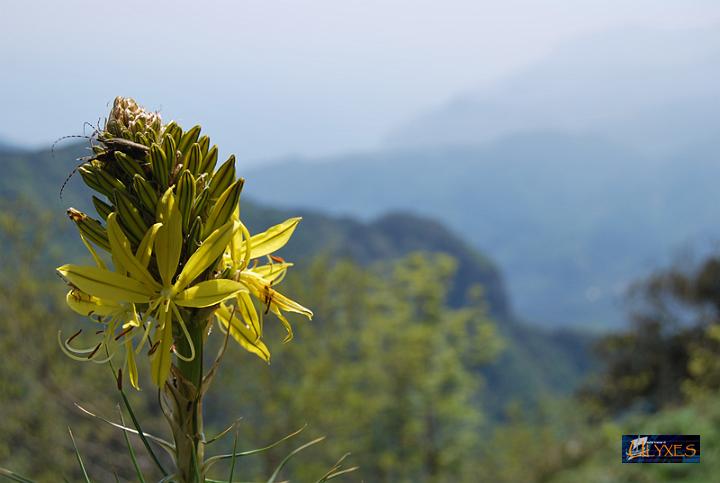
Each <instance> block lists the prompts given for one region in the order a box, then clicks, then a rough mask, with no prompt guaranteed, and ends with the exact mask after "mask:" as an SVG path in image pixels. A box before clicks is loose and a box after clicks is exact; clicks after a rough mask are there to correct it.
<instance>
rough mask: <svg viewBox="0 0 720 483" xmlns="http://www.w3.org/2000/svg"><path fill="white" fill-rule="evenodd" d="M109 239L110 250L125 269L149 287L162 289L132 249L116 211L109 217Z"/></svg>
mask: <svg viewBox="0 0 720 483" xmlns="http://www.w3.org/2000/svg"><path fill="white" fill-rule="evenodd" d="M107 232H108V240H109V242H110V250H111V251H112V255H113V259H117V261H118V262H120V265H121V266H122V267H123V270H127V271H128V273H130V275H131V276H132V277H133V278H135V279H137V280H139V281H140V282H142V283H144V284H145V285H147V286H148V287H149V288H152V289H155V290H160V288H161V286H160V284H159V283H157V282H156V281H155V279H154V278H153V277H152V275H150V272H148V270H147V268H146V267H145V266H144V265H143V264H142V263H140V260H138V259H137V258H136V257H135V255H134V254H133V252H132V251H131V249H130V242H129V241H128V239H127V237H126V236H125V233H123V231H122V228H120V224H119V223H118V222H117V216H116V214H115V213H110V214H109V215H108V218H107Z"/></svg>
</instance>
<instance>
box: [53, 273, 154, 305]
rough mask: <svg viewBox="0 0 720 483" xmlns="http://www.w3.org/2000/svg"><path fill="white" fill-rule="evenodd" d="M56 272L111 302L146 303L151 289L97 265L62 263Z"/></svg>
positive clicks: (89, 292)
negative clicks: (86, 265)
mask: <svg viewBox="0 0 720 483" xmlns="http://www.w3.org/2000/svg"><path fill="white" fill-rule="evenodd" d="M57 271H58V273H59V274H60V275H62V276H63V277H64V278H65V279H66V280H67V281H68V282H70V283H72V284H73V285H75V286H76V287H77V288H79V289H80V290H82V291H83V292H85V293H87V294H88V295H93V296H95V297H99V298H101V299H106V300H108V301H111V302H134V303H147V302H149V301H150V298H151V295H152V291H150V290H149V289H148V288H147V287H146V286H145V285H144V284H142V283H141V282H138V281H137V280H135V279H133V278H129V277H126V276H124V275H120V274H119V273H115V272H111V271H109V270H103V269H102V268H97V267H83V266H78V265H71V264H69V265H63V266H62V267H58V269H57Z"/></svg>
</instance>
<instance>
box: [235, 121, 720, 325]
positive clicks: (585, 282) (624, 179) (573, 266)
mask: <svg viewBox="0 0 720 483" xmlns="http://www.w3.org/2000/svg"><path fill="white" fill-rule="evenodd" d="M247 178H248V183H247V192H248V194H249V195H251V196H252V197H254V198H256V199H258V200H260V201H263V202H266V203H270V202H271V203H273V204H274V205H276V206H285V207H289V206H292V207H298V206H300V207H306V208H310V209H322V210H324V211H328V212H331V213H335V214H345V215H353V216H358V217H363V218H365V219H369V218H373V217H375V216H378V215H379V214H381V213H384V212H387V211H388V210H405V211H412V212H415V213H419V214H422V215H427V216H430V217H432V218H435V219H437V220H440V221H441V222H442V223H444V224H446V225H448V226H449V227H450V228H451V229H452V230H454V231H455V232H456V233H458V234H459V235H460V236H461V237H462V238H463V239H465V240H468V241H470V242H471V244H472V245H473V246H475V247H477V248H478V249H480V250H481V251H482V252H483V253H487V254H489V256H490V257H491V258H492V259H493V260H496V261H497V262H498V263H499V265H500V267H501V268H502V270H503V273H504V274H505V275H506V277H507V281H508V286H509V288H510V293H511V294H512V298H513V300H512V302H513V306H514V307H515V308H516V309H517V312H518V313H519V314H520V315H521V316H522V317H524V318H526V319H527V320H531V321H533V322H537V323H541V324H544V325H548V326H581V327H584V328H590V329H603V328H608V327H618V326H619V325H620V324H622V321H623V317H624V315H623V312H622V306H621V301H622V295H623V293H624V291H625V288H626V287H627V285H628V284H629V283H630V282H632V281H633V280H635V279H637V278H638V277H641V276H643V275H645V274H646V273H647V272H648V271H650V270H652V269H653V268H654V267H656V266H657V265H658V264H660V263H662V262H664V261H665V260H666V259H667V257H668V256H669V255H670V254H671V253H672V252H673V250H676V249H677V248H678V247H680V246H682V245H683V244H684V243H686V242H688V241H698V240H701V241H705V240H711V239H714V238H716V237H720V223H718V221H719V220H720V204H719V203H718V202H717V198H718V196H719V195H718V194H717V188H716V182H715V180H717V179H720V144H717V145H716V144H715V143H707V144H698V145H695V146H693V147H692V149H687V150H686V151H684V152H683V154H682V155H675V156H664V157H658V156H649V155H645V154H641V153H639V152H637V151H635V150H632V149H629V148H627V147H624V146H622V145H618V144H616V143H613V142H611V141H608V140H607V139H604V138H601V137H598V136H579V135H568V134H562V133H553V132H538V133H533V134H525V135H515V136H509V137H506V138H502V139H500V140H497V141H495V142H491V143H488V144H486V145H484V146H479V147H469V146H467V147H455V148H452V147H445V148H421V149H405V150H400V149H395V150H385V151H379V152H375V153H365V154H357V155H353V156H346V157H338V158H333V159H325V160H323V162H311V161H307V160H305V161H303V160H297V161H295V162H293V161H286V162H282V163H278V164H276V165H272V166H269V167H267V168H259V169H255V170H252V171H250V172H248V173H247ZM265 186H273V189H272V190H266V189H258V187H265Z"/></svg>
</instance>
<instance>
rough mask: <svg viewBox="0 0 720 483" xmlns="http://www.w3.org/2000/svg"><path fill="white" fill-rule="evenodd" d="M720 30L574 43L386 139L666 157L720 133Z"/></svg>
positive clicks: (618, 34)
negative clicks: (564, 138) (562, 142)
mask: <svg viewBox="0 0 720 483" xmlns="http://www.w3.org/2000/svg"><path fill="white" fill-rule="evenodd" d="M719 76H720V29H718V28H717V27H715V28H705V29H698V28H695V29H688V30H662V29H648V28H645V29H628V28H623V29H619V30H613V31H609V32H604V33H598V34H593V35H590V36H587V37H585V38H580V39H574V40H573V41H572V42H570V43H568V44H565V45H561V46H560V47H558V48H557V49H556V50H555V51H554V52H552V53H551V54H550V55H548V56H547V57H546V58H544V59H542V60H541V61H539V62H537V63H536V64H535V65H532V66H529V67H528V68H526V69H523V70H520V71H518V72H516V73H514V74H512V75H510V76H508V77H507V78H504V79H501V80H500V81H498V82H496V83H495V84H492V85H489V86H487V87H483V88H478V89H475V90H470V91H468V92H465V93H461V94H459V95H458V96H456V97H455V98H454V99H452V100H451V101H450V102H448V103H447V104H446V105H441V106H437V107H436V108H433V109H430V110H429V111H428V112H425V113H423V114H422V115H420V116H417V117H415V118H412V119H410V120H409V121H408V122H406V123H404V124H402V125H400V126H398V127H397V128H396V129H395V130H394V131H393V132H391V133H390V134H389V135H388V137H387V141H388V144H389V145H391V146H396V147H397V146H405V147H419V146H448V145H477V144H481V143H483V142H487V141H490V140H494V139H498V138H499V137H502V136H507V135H509V134H516V133H518V132H526V131H537V130H555V131H561V132H566V133H574V134H588V135H601V136H603V137H605V138H607V139H609V140H612V141H614V142H617V143H621V144H624V145H627V146H631V147H632V148H633V149H636V150H640V151H642V152H646V153H669V152H672V151H673V150H677V149H683V148H685V147H686V146H688V145H690V144H692V143H695V142H705V141H708V140H710V139H713V138H717V137H718V135H719V134H720V85H718V83H717V82H716V79H718V77H719Z"/></svg>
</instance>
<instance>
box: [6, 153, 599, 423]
mask: <svg viewBox="0 0 720 483" xmlns="http://www.w3.org/2000/svg"><path fill="white" fill-rule="evenodd" d="M84 152H85V148H84V147H83V145H78V144H73V143H70V144H69V145H66V146H65V147H62V148H58V149H56V150H55V152H54V153H51V152H50V151H49V150H43V151H37V152H34V151H22V150H14V151H12V152H8V153H4V154H3V153H0V166H2V169H3V170H4V173H6V175H5V176H3V177H2V178H0V198H5V199H25V198H27V197H30V196H31V197H33V198H34V199H35V200H36V201H40V202H42V203H43V205H44V207H46V208H48V209H51V210H53V212H54V213H56V214H57V216H63V215H62V214H63V213H64V210H65V209H66V208H67V207H69V206H74V207H76V208H79V209H82V210H85V211H87V212H88V213H94V209H93V208H92V207H91V206H88V205H89V203H88V202H87V188H86V187H85V186H84V184H83V183H82V180H81V179H80V177H79V175H75V176H73V177H72V178H71V179H70V181H68V183H67V185H66V187H65V189H64V191H63V198H62V200H60V198H59V189H60V186H61V185H62V183H63V180H65V179H66V178H67V176H68V175H69V174H70V173H71V172H72V169H73V167H74V166H75V165H76V164H77V163H76V162H75V161H74V160H75V159H76V158H78V157H80V156H82V155H83V154H84ZM239 169H240V173H242V166H240V168H239ZM260 182H267V184H266V185H265V186H266V187H268V186H272V187H273V189H272V192H276V189H275V187H276V185H275V183H274V182H269V181H267V180H265V181H263V180H261V179H257V178H255V177H254V176H252V177H249V178H247V182H246V188H247V187H249V186H251V185H253V184H255V183H260ZM278 198H281V196H280V193H279V192H278ZM241 212H242V216H243V219H244V220H245V221H246V223H247V224H248V227H249V228H250V230H251V231H257V230H259V229H261V228H264V227H267V226H269V225H272V224H274V223H278V222H280V221H282V220H284V219H286V218H288V217H289V216H291V214H292V215H297V214H300V215H302V216H303V222H302V223H301V225H300V228H299V229H298V230H297V232H296V234H295V235H294V237H293V242H292V243H291V244H289V245H288V246H287V247H285V248H283V250H282V251H281V252H280V254H281V255H282V256H283V257H285V258H287V259H288V260H293V261H296V262H299V263H300V264H301V265H303V266H308V265H310V263H311V261H312V260H315V259H317V258H318V257H320V258H326V259H330V260H343V259H349V260H352V261H354V262H356V263H359V264H361V265H363V266H371V265H373V264H377V263H379V262H383V261H392V260H398V259H400V258H402V257H404V256H406V255H408V254H410V253H413V252H416V251H426V252H439V253H446V254H448V255H450V256H452V257H453V258H454V259H455V260H456V263H457V270H455V272H454V275H453V278H452V282H451V284H450V286H449V292H448V302H449V304H450V305H451V306H453V307H457V308H461V307H464V306H465V305H466V304H467V303H469V299H468V298H467V295H468V292H469V291H470V290H471V289H472V287H473V286H475V285H480V286H481V287H482V290H483V299H484V301H485V303H486V307H487V311H488V313H489V315H490V316H491V317H492V318H493V319H494V320H495V321H496V322H497V325H498V330H499V333H500V334H501V335H502V336H503V339H504V340H505V343H504V344H505V349H504V350H503V351H502V352H501V353H500V356H499V357H498V359H497V360H496V361H494V362H493V363H491V364H489V365H488V366H486V367H484V368H483V369H482V370H483V373H484V375H485V377H486V378H487V380H488V382H489V383H491V384H492V385H493V387H494V388H495V390H494V391H493V392H492V393H488V395H487V397H488V399H489V401H488V402H489V403H490V404H491V405H492V407H494V408H495V410H500V408H502V406H503V405H504V404H505V403H507V402H508V401H510V400H515V399H517V400H523V401H531V400H535V399H537V398H538V397H539V395H540V394H542V393H546V392H547V393H550V392H567V391H570V390H572V389H573V388H574V387H575V386H576V385H577V383H578V382H579V381H580V380H581V379H582V378H583V377H584V375H585V374H586V373H587V372H588V371H589V369H590V368H591V367H592V365H593V362H592V357H591V356H590V355H589V354H588V352H587V351H586V350H585V349H586V348H587V347H588V345H589V344H590V343H591V341H592V337H590V336H587V335H583V334H580V333H576V332H573V331H569V330H543V329H541V328H537V327H534V326H532V325H527V324H525V323H523V322H520V321H518V319H517V318H516V317H515V315H514V313H513V311H512V309H511V306H510V301H509V300H510V298H511V297H509V296H508V294H507V293H506V290H505V287H504V283H503V278H502V275H501V273H500V271H499V270H498V269H497V267H496V266H495V264H494V263H493V262H492V261H491V260H490V259H488V258H487V257H485V256H484V255H482V254H481V253H479V252H478V251H477V250H475V249H473V248H471V247H470V246H469V245H468V244H467V243H466V242H465V241H464V240H463V239H462V238H459V237H458V236H456V235H455V234H454V233H453V232H451V231H449V230H448V229H447V228H445V227H444V226H443V225H442V224H441V223H438V222H437V221H434V220H432V219H428V218H424V217H419V216H415V215H408V214H402V213H395V214H388V215H383V216H380V217H379V218H377V219H375V220H373V221H367V222H366V221H357V220H356V219H353V218H349V217H343V218H338V217H333V216H328V215H324V214H322V213H321V212H319V211H317V210H305V211H303V210H296V209H292V210H288V211H284V210H279V209H273V208H268V207H266V206H262V205H258V204H256V203H254V202H251V201H248V200H247V199H245V198H243V200H242V202H241ZM74 236H75V234H74V232H73V230H65V231H63V232H62V233H59V234H58V236H57V237H56V238H55V239H54V240H53V242H54V243H55V244H57V245H59V246H62V247H65V246H68V247H69V249H70V250H75V252H72V251H71V252H69V253H75V255H73V256H75V257H82V256H83V254H82V253H81V252H79V251H77V244H76V243H69V240H72V237H74ZM73 247H74V248H73ZM301 271H302V269H301ZM530 375H532V377H530Z"/></svg>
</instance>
